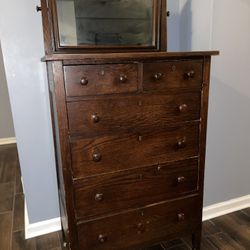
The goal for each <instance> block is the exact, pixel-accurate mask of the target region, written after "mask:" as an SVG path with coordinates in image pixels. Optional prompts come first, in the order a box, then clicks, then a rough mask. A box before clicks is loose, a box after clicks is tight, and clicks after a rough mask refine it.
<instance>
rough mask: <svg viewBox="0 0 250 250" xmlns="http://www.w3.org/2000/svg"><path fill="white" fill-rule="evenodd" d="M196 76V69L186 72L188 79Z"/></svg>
mask: <svg viewBox="0 0 250 250" xmlns="http://www.w3.org/2000/svg"><path fill="white" fill-rule="evenodd" d="M194 76H195V71H194V70H190V71H189V72H187V73H186V77H187V78H188V79H191V78H194Z"/></svg>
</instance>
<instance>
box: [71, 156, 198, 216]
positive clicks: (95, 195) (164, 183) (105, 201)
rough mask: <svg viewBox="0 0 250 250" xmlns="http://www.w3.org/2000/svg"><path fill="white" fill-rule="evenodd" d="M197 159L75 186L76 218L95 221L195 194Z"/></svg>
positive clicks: (114, 175) (129, 171) (116, 175)
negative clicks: (94, 218)
mask: <svg viewBox="0 0 250 250" xmlns="http://www.w3.org/2000/svg"><path fill="white" fill-rule="evenodd" d="M197 181H198V159H197V158H194V159H188V160H184V161H179V162H175V163H173V164H162V165H156V166H152V167H145V168H139V169H134V170H128V171H122V172H118V173H114V174H108V175H101V176H95V177H92V178H89V179H88V180H86V181H80V182H78V183H77V184H76V185H75V187H74V190H75V215H76V218H77V219H78V218H85V219H86V218H90V217H98V216H103V215H107V214H111V213H116V212H121V211H123V210H127V209H131V208H137V207H142V206H146V205H149V204H153V203H157V202H161V201H165V200H167V199H170V198H178V197H180V196H181V195H185V194H188V193H191V192H196V191H197V188H198V187H197Z"/></svg>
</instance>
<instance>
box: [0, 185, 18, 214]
mask: <svg viewBox="0 0 250 250" xmlns="http://www.w3.org/2000/svg"><path fill="white" fill-rule="evenodd" d="M14 186H15V185H14V182H7V183H0V213H3V212H8V211H12V210H13V199H14Z"/></svg>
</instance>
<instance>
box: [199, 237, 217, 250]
mask: <svg viewBox="0 0 250 250" xmlns="http://www.w3.org/2000/svg"><path fill="white" fill-rule="evenodd" d="M201 249H202V250H218V247H216V246H215V245H214V244H212V242H211V241H209V239H208V238H207V237H204V238H203V239H202V241H201Z"/></svg>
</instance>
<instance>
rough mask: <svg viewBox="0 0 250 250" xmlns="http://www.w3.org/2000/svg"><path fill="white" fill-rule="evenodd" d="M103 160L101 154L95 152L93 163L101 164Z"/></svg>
mask: <svg viewBox="0 0 250 250" xmlns="http://www.w3.org/2000/svg"><path fill="white" fill-rule="evenodd" d="M101 159H102V155H101V153H99V152H94V154H93V161H94V162H99V161H100V160H101Z"/></svg>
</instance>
